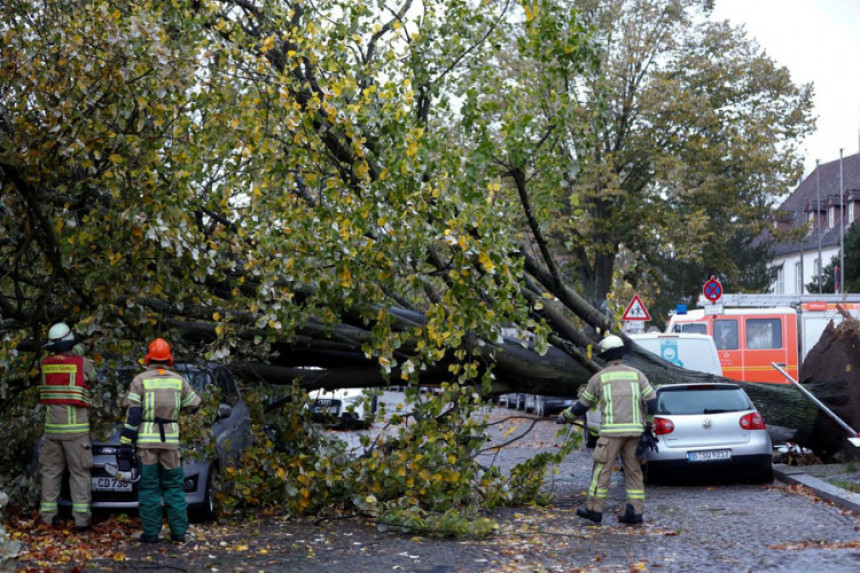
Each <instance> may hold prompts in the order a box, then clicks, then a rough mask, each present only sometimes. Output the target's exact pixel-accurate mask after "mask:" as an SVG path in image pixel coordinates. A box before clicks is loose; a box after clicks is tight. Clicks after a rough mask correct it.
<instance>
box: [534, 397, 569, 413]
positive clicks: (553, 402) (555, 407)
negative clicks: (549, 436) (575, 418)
mask: <svg viewBox="0 0 860 573" xmlns="http://www.w3.org/2000/svg"><path fill="white" fill-rule="evenodd" d="M574 401H575V398H566V397H564V396H542V395H540V394H538V395H536V396H535V406H534V412H535V414H536V415H538V416H540V417H542V418H546V417H548V416H553V415H556V414H558V413H559V412H561V411H562V410H564V409H565V408H569V407H570V406H572V405H573V403H574Z"/></svg>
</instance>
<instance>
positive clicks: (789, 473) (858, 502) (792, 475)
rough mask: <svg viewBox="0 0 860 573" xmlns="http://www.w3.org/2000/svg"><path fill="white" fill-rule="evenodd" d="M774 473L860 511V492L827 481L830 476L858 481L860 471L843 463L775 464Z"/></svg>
mask: <svg viewBox="0 0 860 573" xmlns="http://www.w3.org/2000/svg"><path fill="white" fill-rule="evenodd" d="M773 474H774V477H775V478H776V479H778V480H780V481H782V482H785V483H789V484H798V485H802V486H804V487H807V488H809V489H811V490H812V491H814V492H815V493H816V495H818V496H819V497H821V498H822V499H826V500H828V501H830V502H832V503H834V504H836V505H838V506H839V507H842V508H844V509H850V510H851V511H854V512H857V513H860V494H857V493H853V492H851V491H848V490H847V489H844V488H841V487H838V486H835V485H833V484H832V483H830V482H829V481H827V478H828V477H829V478H838V479H841V480H842V481H852V482H857V481H858V479H860V471H853V472H851V471H848V470H847V469H846V468H845V466H844V465H841V464H832V465H831V464H825V465H819V466H789V465H786V464H773ZM813 474H816V475H813Z"/></svg>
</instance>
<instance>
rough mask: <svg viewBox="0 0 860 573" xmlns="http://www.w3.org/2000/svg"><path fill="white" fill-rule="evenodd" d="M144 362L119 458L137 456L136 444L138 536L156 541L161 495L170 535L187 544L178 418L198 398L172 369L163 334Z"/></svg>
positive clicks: (129, 403)
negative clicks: (144, 366)
mask: <svg viewBox="0 0 860 573" xmlns="http://www.w3.org/2000/svg"><path fill="white" fill-rule="evenodd" d="M144 363H146V365H147V367H148V368H147V370H146V371H144V372H142V373H141V374H138V375H137V376H135V378H134V380H132V381H131V386H130V387H129V390H128V396H126V400H125V404H126V406H128V411H127V413H126V422H125V426H124V427H123V429H122V433H121V435H120V443H121V444H122V445H121V446H120V453H119V458H121V459H130V458H133V456H134V449H133V447H132V446H136V448H137V453H138V454H139V456H140V461H141V472H140V483H139V485H138V509H139V513H140V522H141V527H142V529H143V533H142V534H141V536H140V541H142V542H145V543H157V542H158V540H159V534H160V533H161V524H162V509H161V502H162V499H163V500H164V510H165V512H166V513H167V523H168V525H169V526H170V538H171V539H172V540H173V541H175V542H177V543H183V542H184V541H185V534H186V532H187V530H188V506H187V504H186V502H185V491H184V489H183V487H182V482H183V478H184V472H183V470H182V461H181V459H180V456H179V423H178V419H179V411H180V410H181V409H191V410H194V409H196V408H197V407H198V406H199V405H200V397H199V396H198V395H197V394H196V393H195V392H194V390H193V389H192V388H191V385H190V384H189V383H188V381H187V380H186V379H185V378H183V377H182V376H180V375H179V374H177V373H176V372H173V371H172V370H168V368H169V367H171V366H173V355H172V354H171V351H170V345H169V344H168V343H167V341H165V340H164V339H163V338H156V339H155V340H153V341H152V342H151V343H150V344H149V351H148V352H147V354H146V357H145V358H144Z"/></svg>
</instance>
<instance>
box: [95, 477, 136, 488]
mask: <svg viewBox="0 0 860 573" xmlns="http://www.w3.org/2000/svg"><path fill="white" fill-rule="evenodd" d="M91 489H92V491H131V482H127V481H123V480H120V479H116V478H112V477H94V478H92V485H91Z"/></svg>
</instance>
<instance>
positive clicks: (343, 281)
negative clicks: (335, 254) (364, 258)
mask: <svg viewBox="0 0 860 573" xmlns="http://www.w3.org/2000/svg"><path fill="white" fill-rule="evenodd" d="M337 278H338V282H340V286H342V287H344V288H350V287H351V286H352V273H351V272H349V267H343V271H341V272H340V273H339V274H338V277H337Z"/></svg>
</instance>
